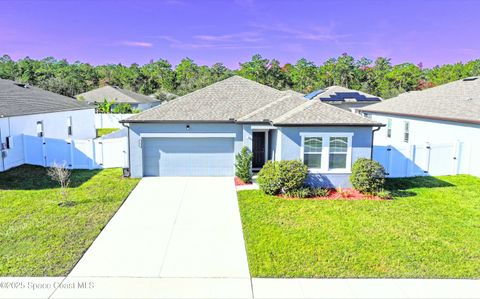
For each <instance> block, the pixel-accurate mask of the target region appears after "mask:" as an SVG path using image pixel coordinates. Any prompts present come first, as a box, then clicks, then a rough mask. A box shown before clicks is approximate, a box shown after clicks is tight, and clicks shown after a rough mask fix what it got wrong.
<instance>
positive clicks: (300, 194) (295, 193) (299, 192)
mask: <svg viewBox="0 0 480 299" xmlns="http://www.w3.org/2000/svg"><path fill="white" fill-rule="evenodd" d="M285 195H286V196H288V197H294V198H307V197H310V196H312V189H310V188H308V187H301V188H298V189H294V190H290V191H288V192H285Z"/></svg>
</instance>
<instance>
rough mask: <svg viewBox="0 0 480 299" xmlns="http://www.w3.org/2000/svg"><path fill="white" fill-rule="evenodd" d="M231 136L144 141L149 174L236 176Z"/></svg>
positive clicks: (145, 170) (146, 171)
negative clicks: (234, 173)
mask: <svg viewBox="0 0 480 299" xmlns="http://www.w3.org/2000/svg"><path fill="white" fill-rule="evenodd" d="M233 147H234V144H233V139H232V138H151V139H150V138H149V139H145V141H144V145H143V159H144V163H143V167H144V175H146V176H233V165H234V154H233V152H234V148H233Z"/></svg>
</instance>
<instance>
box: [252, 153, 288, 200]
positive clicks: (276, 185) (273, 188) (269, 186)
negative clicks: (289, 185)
mask: <svg viewBox="0 0 480 299" xmlns="http://www.w3.org/2000/svg"><path fill="white" fill-rule="evenodd" d="M279 169H280V167H279V165H278V162H273V161H267V163H265V165H263V167H262V169H260V172H259V173H258V178H257V183H258V185H259V186H260V189H262V190H263V192H265V193H266V194H268V195H277V194H279V193H280V191H282V186H283V185H282V180H281V178H280V170H279Z"/></svg>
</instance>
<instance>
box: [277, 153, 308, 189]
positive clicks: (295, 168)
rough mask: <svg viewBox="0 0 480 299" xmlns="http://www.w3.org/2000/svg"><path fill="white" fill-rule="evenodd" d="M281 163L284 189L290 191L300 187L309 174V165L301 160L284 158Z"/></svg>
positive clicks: (280, 168) (280, 169)
mask: <svg viewBox="0 0 480 299" xmlns="http://www.w3.org/2000/svg"><path fill="white" fill-rule="evenodd" d="M278 163H279V166H280V167H279V171H280V178H281V180H282V191H283V192H285V193H286V192H289V191H292V190H296V189H300V188H302V187H303V183H304V182H305V179H306V178H307V175H308V167H307V165H305V164H303V163H302V161H300V160H284V161H280V162H278Z"/></svg>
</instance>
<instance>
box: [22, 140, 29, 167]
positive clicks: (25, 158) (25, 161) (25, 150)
mask: <svg viewBox="0 0 480 299" xmlns="http://www.w3.org/2000/svg"><path fill="white" fill-rule="evenodd" d="M22 143H23V163H24V164H27V163H28V162H27V146H26V144H27V143H26V142H25V134H23V133H22Z"/></svg>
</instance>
